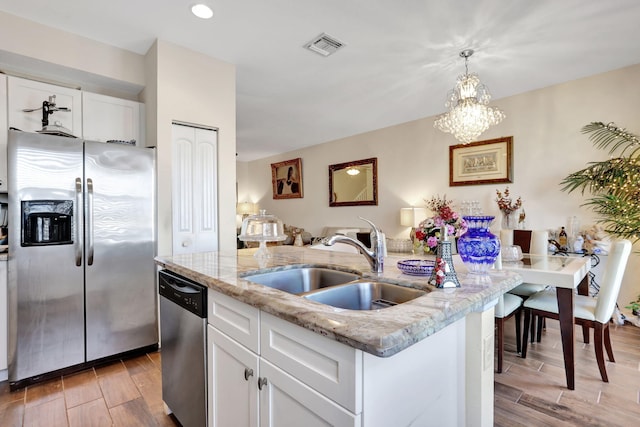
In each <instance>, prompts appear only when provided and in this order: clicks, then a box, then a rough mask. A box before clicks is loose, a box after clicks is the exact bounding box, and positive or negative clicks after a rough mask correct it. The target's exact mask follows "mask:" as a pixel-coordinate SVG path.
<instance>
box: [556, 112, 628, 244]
mask: <svg viewBox="0 0 640 427" xmlns="http://www.w3.org/2000/svg"><path fill="white" fill-rule="evenodd" d="M582 133H584V134H588V135H589V139H590V140H591V142H592V143H593V144H594V145H595V146H596V147H597V148H599V149H609V155H610V156H611V157H610V158H609V159H607V160H604V161H600V162H591V163H589V165H588V166H587V167H586V168H584V169H582V170H579V171H577V172H574V173H572V174H570V175H568V176H567V177H566V178H564V179H563V180H562V183H561V185H562V186H563V187H562V191H567V192H572V191H575V190H580V191H581V192H582V194H585V193H589V194H591V197H590V198H588V199H586V201H585V203H584V205H586V206H590V207H591V208H592V209H593V210H594V212H595V213H596V214H597V215H598V218H597V220H596V222H598V223H600V224H602V225H603V226H604V230H605V231H606V232H607V233H609V234H611V235H614V236H617V237H620V238H624V239H629V240H631V241H632V242H633V243H635V242H637V241H638V240H639V239H640V187H639V186H638V182H639V180H640V140H639V138H638V136H637V135H634V134H632V133H630V132H627V130H626V129H621V128H619V127H617V126H616V125H615V124H613V123H609V124H604V123H602V122H593V123H590V124H588V125H586V126H584V127H583V128H582ZM616 153H617V154H616Z"/></svg>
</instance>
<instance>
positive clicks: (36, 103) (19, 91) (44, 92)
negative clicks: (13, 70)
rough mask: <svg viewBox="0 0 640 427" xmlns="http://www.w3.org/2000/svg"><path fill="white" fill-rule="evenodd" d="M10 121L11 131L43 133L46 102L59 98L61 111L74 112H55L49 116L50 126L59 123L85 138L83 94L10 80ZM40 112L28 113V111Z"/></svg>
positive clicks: (56, 100)
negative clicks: (43, 103)
mask: <svg viewBox="0 0 640 427" xmlns="http://www.w3.org/2000/svg"><path fill="white" fill-rule="evenodd" d="M7 79H8V85H7V96H8V102H7V105H8V118H9V127H14V128H17V129H20V130H23V131H26V132H36V131H39V130H42V109H41V108H42V102H43V101H49V97H50V96H53V95H55V96H56V98H55V102H56V106H57V107H58V108H68V109H69V110H70V111H62V110H60V111H55V112H53V113H52V114H50V115H49V117H48V119H49V125H53V124H57V123H59V124H60V125H61V126H64V127H65V128H67V129H68V130H69V131H71V133H72V134H73V135H75V136H77V137H82V93H81V92H80V91H79V90H77V89H70V88H66V87H61V86H55V85H52V84H48V83H41V82H35V81H32V80H27V79H21V78H18V77H13V76H8V77H7ZM33 108H37V109H38V110H36V111H32V112H25V111H23V110H24V109H33Z"/></svg>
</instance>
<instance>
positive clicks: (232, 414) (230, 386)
mask: <svg viewBox="0 0 640 427" xmlns="http://www.w3.org/2000/svg"><path fill="white" fill-rule="evenodd" d="M207 339H208V347H209V363H208V366H209V379H210V385H209V411H208V412H209V426H211V427H213V426H215V427H226V426H237V427H243V426H246V427H250V426H257V425H259V424H258V373H259V369H258V359H259V358H258V355H256V354H255V353H253V352H251V351H249V350H248V349H247V348H246V347H243V346H242V345H240V344H238V342H236V341H234V340H232V339H231V338H229V337H228V336H227V335H225V334H223V333H222V332H220V331H219V330H217V329H216V328H214V327H212V326H211V325H209V328H208V337H207Z"/></svg>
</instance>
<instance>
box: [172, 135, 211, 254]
mask: <svg viewBox="0 0 640 427" xmlns="http://www.w3.org/2000/svg"><path fill="white" fill-rule="evenodd" d="M171 129H172V130H171V139H172V160H171V170H172V217H173V220H172V222H173V254H174V255H177V254H185V253H195V252H206V251H215V250H218V197H217V196H218V194H217V189H218V170H217V169H218V168H217V153H218V150H217V147H218V132H217V131H216V130H213V129H202V128H198V127H192V126H186V125H182V124H176V123H174V124H173V125H172V127H171Z"/></svg>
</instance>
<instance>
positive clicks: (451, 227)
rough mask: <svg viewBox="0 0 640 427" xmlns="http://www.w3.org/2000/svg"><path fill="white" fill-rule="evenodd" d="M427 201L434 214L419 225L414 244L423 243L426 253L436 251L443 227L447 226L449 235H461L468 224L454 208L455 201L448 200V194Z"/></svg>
mask: <svg viewBox="0 0 640 427" xmlns="http://www.w3.org/2000/svg"><path fill="white" fill-rule="evenodd" d="M425 202H426V203H427V207H428V208H429V209H430V210H431V211H432V212H433V213H434V216H432V217H429V218H427V219H425V220H424V221H422V222H421V223H420V224H419V225H418V229H417V230H416V238H415V242H414V245H416V246H420V245H422V248H423V250H424V252H425V253H435V252H436V248H437V246H438V240H439V238H440V233H441V231H442V228H443V227H446V229H447V235H450V236H455V237H459V236H461V235H462V234H463V233H464V232H465V231H466V230H467V225H466V223H465V221H464V220H463V219H462V218H461V217H460V216H459V215H458V213H457V212H456V211H454V210H453V208H452V204H453V202H452V201H451V200H447V199H446V196H443V197H442V198H440V196H436V197H432V198H431V199H430V200H425Z"/></svg>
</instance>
